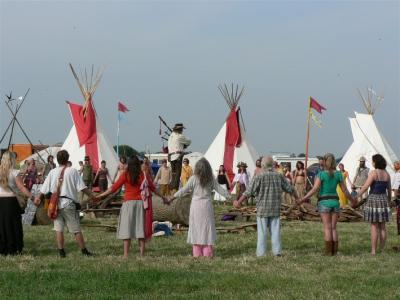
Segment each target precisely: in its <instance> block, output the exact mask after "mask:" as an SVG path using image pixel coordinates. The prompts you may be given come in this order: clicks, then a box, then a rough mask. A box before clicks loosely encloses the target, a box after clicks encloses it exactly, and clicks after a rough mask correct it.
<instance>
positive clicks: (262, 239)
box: [257, 217, 282, 256]
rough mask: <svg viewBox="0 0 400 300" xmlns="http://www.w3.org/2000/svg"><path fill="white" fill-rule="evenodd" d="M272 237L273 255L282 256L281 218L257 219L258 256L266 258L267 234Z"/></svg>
mask: <svg viewBox="0 0 400 300" xmlns="http://www.w3.org/2000/svg"><path fill="white" fill-rule="evenodd" d="M268 232H269V234H270V235H271V244H272V254H273V255H280V254H281V250H282V248H281V219H280V217H266V218H261V217H257V256H264V255H265V253H266V251H267V233H268Z"/></svg>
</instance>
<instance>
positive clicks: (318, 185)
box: [300, 177, 321, 203]
mask: <svg viewBox="0 0 400 300" xmlns="http://www.w3.org/2000/svg"><path fill="white" fill-rule="evenodd" d="M320 186H321V179H319V177H317V178H316V179H315V181H314V186H313V188H312V189H311V190H310V191H309V192H308V193H307V195H305V196H304V197H303V199H300V203H302V202H304V201H306V200H307V199H309V198H310V197H311V196H312V195H314V194H315V193H316V192H317V191H318V189H319V187H320Z"/></svg>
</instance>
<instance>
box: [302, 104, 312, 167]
mask: <svg viewBox="0 0 400 300" xmlns="http://www.w3.org/2000/svg"><path fill="white" fill-rule="evenodd" d="M310 117H311V97H309V98H308V109H307V135H306V153H305V154H306V158H305V163H304V169H305V171H306V172H307V163H308V145H309V143H310Z"/></svg>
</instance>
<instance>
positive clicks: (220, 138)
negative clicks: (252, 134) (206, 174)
mask: <svg viewBox="0 0 400 300" xmlns="http://www.w3.org/2000/svg"><path fill="white" fill-rule="evenodd" d="M240 131H241V133H240V134H241V143H240V146H239V147H235V148H234V155H233V171H234V172H235V173H236V172H237V168H236V166H237V164H238V163H239V162H245V163H246V164H247V166H248V168H247V170H248V171H249V172H250V174H251V175H253V173H254V170H255V168H256V164H255V163H256V160H257V159H258V158H259V155H258V153H257V151H256V150H255V149H254V147H253V146H252V145H251V144H250V143H249V141H248V140H247V138H246V134H245V132H244V130H243V129H242V128H241V126H240ZM225 135H226V123H224V124H223V125H222V128H221V129H220V131H219V132H218V134H217V136H216V137H215V139H214V141H213V142H212V143H211V145H210V147H209V148H208V150H207V152H206V153H205V154H204V157H205V158H206V159H207V160H208V161H209V162H210V164H211V167H212V170H213V171H214V173H215V174H216V173H217V171H218V169H219V166H220V165H222V164H223V163H224V153H225Z"/></svg>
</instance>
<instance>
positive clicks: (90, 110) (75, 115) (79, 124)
mask: <svg viewBox="0 0 400 300" xmlns="http://www.w3.org/2000/svg"><path fill="white" fill-rule="evenodd" d="M67 103H68V105H69V109H70V111H71V115H72V120H73V121H74V125H75V129H76V134H77V136H78V141H79V146H81V147H82V146H85V155H87V156H89V157H90V160H91V162H92V166H93V169H94V170H95V171H96V170H97V168H98V166H99V150H98V145H97V129H96V128H97V127H96V113H95V111H94V107H93V102H92V99H89V100H88V103H87V105H86V107H84V106H82V105H79V104H76V103H72V102H68V101H67ZM85 108H86V109H85Z"/></svg>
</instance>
